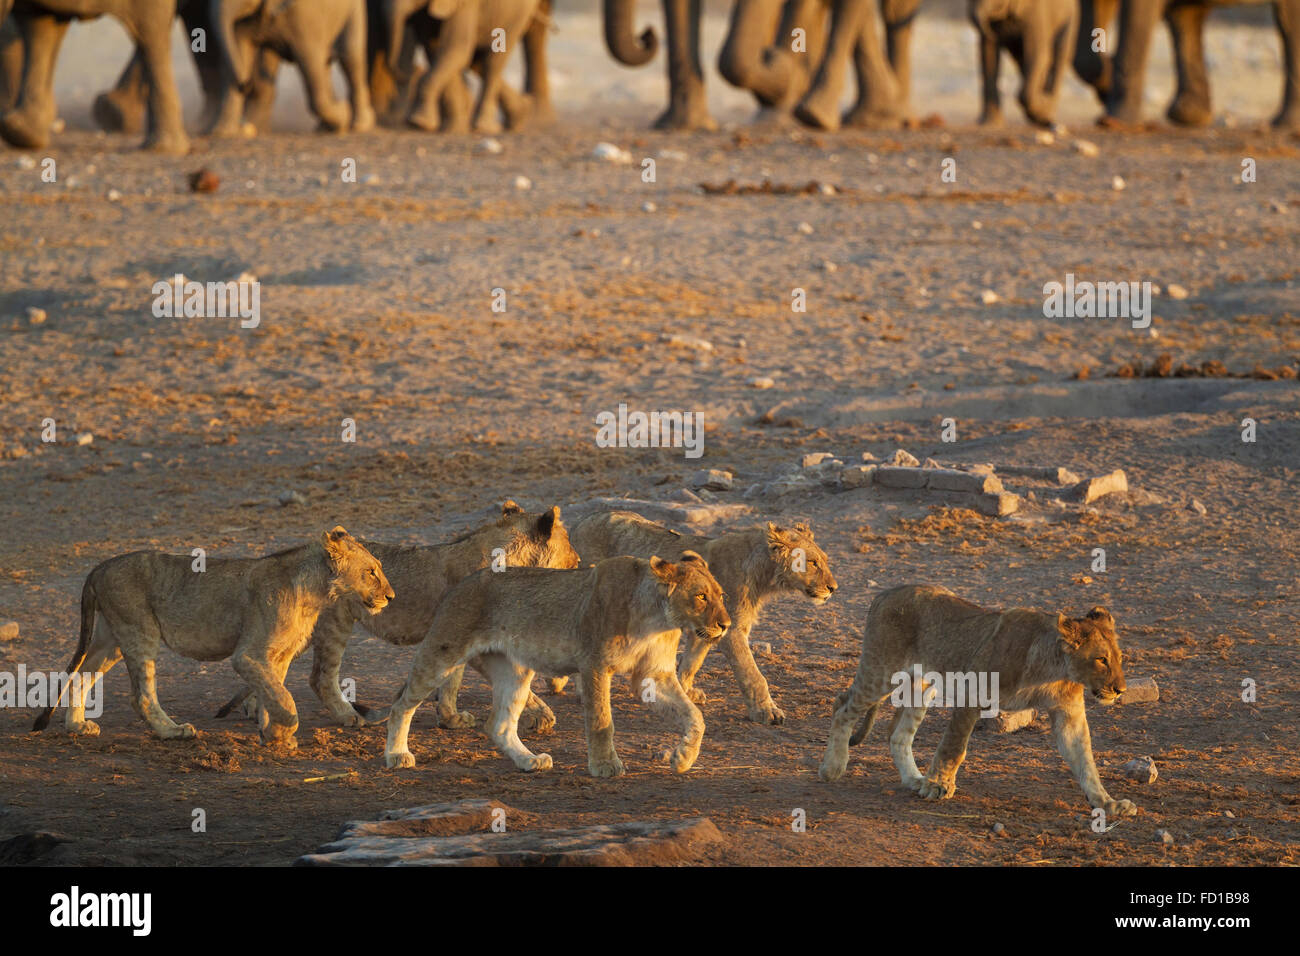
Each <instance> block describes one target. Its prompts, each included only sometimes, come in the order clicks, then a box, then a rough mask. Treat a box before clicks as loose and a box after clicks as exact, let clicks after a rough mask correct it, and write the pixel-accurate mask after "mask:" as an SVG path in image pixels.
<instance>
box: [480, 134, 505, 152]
mask: <svg viewBox="0 0 1300 956" xmlns="http://www.w3.org/2000/svg"><path fill="white" fill-rule="evenodd" d="M504 149H505V147H504V146H502V145H501V140H499V139H493V138H492V137H491V136H489V137H488V138H487V139H484V140H480V141H479V144H478V151H479V152H480V153H488V154H489V155H492V156H496V155H497V154H499V153H500V152H501V151H502V150H504Z"/></svg>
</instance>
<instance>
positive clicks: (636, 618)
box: [384, 551, 731, 777]
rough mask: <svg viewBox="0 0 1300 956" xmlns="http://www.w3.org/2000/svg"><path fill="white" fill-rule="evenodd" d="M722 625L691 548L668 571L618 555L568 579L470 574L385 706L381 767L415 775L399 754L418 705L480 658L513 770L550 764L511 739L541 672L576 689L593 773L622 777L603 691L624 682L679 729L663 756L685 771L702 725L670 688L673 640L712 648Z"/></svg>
mask: <svg viewBox="0 0 1300 956" xmlns="http://www.w3.org/2000/svg"><path fill="white" fill-rule="evenodd" d="M730 626H731V618H729V617H728V616H727V611H726V608H725V607H724V606H723V603H722V589H721V588H720V587H719V586H718V582H717V581H715V580H714V578H713V575H712V574H710V573H709V566H708V565H707V564H706V563H705V561H704V559H703V558H701V557H700V556H699V555H698V554H696V553H695V552H694V551H684V552H682V556H681V558H680V560H679V561H678V562H677V563H676V564H674V563H671V562H668V561H664V560H663V559H661V558H659V557H652V558H650V560H648V561H647V560H644V559H642V558H631V557H618V558H609V559H608V560H605V561H601V562H599V563H598V564H596V565H595V566H594V567H590V568H580V569H578V570H573V571H560V570H551V569H548V568H510V569H507V570H506V571H503V572H494V571H491V570H483V571H478V572H476V573H474V574H472V575H470V576H469V577H468V578H466V579H465V580H464V581H462V582H461V583H460V584H458V585H456V587H454V588H452V590H451V591H449V592H448V593H447V595H446V597H444V598H443V600H442V603H441V604H440V605H439V606H438V613H437V614H436V615H435V616H434V619H433V624H432V626H431V627H430V628H429V633H428V636H426V637H425V639H424V643H423V644H421V645H420V649H419V650H418V651H417V652H416V655H415V662H414V664H413V665H412V667H411V674H410V676H409V677H408V678H407V680H406V684H405V685H404V686H403V687H402V689H401V691H400V692H399V693H398V695H397V699H396V700H394V701H393V706H392V708H391V711H390V715H389V719H388V745H387V747H386V749H385V752H384V761H385V763H386V764H387V765H388V766H389V767H413V766H415V758H414V757H412V756H411V753H410V751H409V750H408V749H407V745H406V738H407V734H408V733H409V731H410V727H411V716H412V715H413V714H414V713H415V708H416V707H418V706H419V705H420V702H421V701H423V700H424V698H425V697H427V696H428V695H429V694H430V693H432V692H433V691H435V690H439V689H440V688H441V687H442V686H443V685H445V684H446V682H447V681H448V680H450V679H451V678H452V676H453V675H454V674H455V673H456V671H457V669H458V668H459V667H461V666H462V665H464V664H465V662H466V661H468V660H470V659H471V658H474V657H479V658H480V659H481V661H482V665H483V672H484V673H485V674H487V675H488V677H489V679H490V680H491V681H492V704H493V706H492V716H491V719H490V721H489V726H488V730H489V732H490V733H491V735H492V741H493V743H495V744H496V745H497V748H498V749H500V750H501V752H502V753H504V754H505V755H506V756H507V757H509V758H510V759H511V760H513V761H514V763H515V766H516V767H518V768H520V769H521V770H548V769H550V767H551V755H550V754H534V753H532V752H531V751H529V750H528V748H526V747H525V746H524V745H523V743H522V742H521V741H520V740H519V733H518V723H519V714H520V711H522V710H523V707H524V703H525V701H527V700H528V688H529V684H530V683H531V682H532V679H533V673H534V671H541V672H542V673H544V674H573V673H577V674H578V675H579V679H580V680H581V681H582V691H583V694H582V698H583V699H582V703H583V707H584V709H585V712H586V723H587V768H588V770H590V772H591V774H592V776H595V777H617V776H620V775H621V774H622V773H623V762H622V761H621V760H619V758H618V754H617V753H615V751H614V724H613V719H612V717H611V715H610V707H609V683H610V677H611V676H612V675H613V674H626V673H630V674H631V675H632V681H633V685H634V686H635V687H637V688H638V689H640V690H641V691H642V694H643V698H645V699H648V701H649V702H651V703H653V704H656V705H658V706H661V707H663V708H664V709H666V710H667V711H668V712H669V713H671V714H672V715H674V716H675V717H677V718H678V719H679V720H680V721H681V723H682V725H683V727H684V734H683V736H682V739H681V740H680V741H679V742H678V743H677V746H676V747H674V748H673V749H672V750H670V751H668V752H666V753H665V754H664V758H665V759H666V760H667V761H668V762H669V763H670V764H671V765H672V768H673V769H674V770H675V771H677V772H678V773H683V772H685V771H686V770H688V769H690V767H691V765H692V764H693V763H695V758H696V757H697V756H698V755H699V752H700V742H701V741H702V739H703V737H704V718H703V717H702V716H701V715H700V711H699V709H698V708H697V707H696V706H695V705H694V704H693V703H691V701H690V699H689V698H688V697H687V696H686V692H685V691H684V690H683V689H682V686H681V684H679V683H678V681H677V674H676V673H675V669H676V663H677V641H678V631H679V630H686V631H690V632H693V633H695V634H697V635H699V637H700V638H701V639H702V640H705V641H710V642H716V641H717V640H718V639H720V638H721V637H722V635H723V634H725V633H726V632H727V628H729V627H730Z"/></svg>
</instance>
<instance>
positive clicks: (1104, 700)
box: [1092, 687, 1124, 707]
mask: <svg viewBox="0 0 1300 956" xmlns="http://www.w3.org/2000/svg"><path fill="white" fill-rule="evenodd" d="M1123 694H1124V691H1123V690H1122V689H1121V690H1119V691H1118V692H1117V691H1115V690H1112V689H1111V688H1109V687H1099V688H1097V689H1096V690H1094V691H1093V692H1092V696H1093V697H1095V698H1097V700H1098V701H1099V702H1100V703H1101V704H1102V705H1103V706H1105V707H1109V706H1110V705H1111V704H1113V703H1115V701H1117V700H1119V699H1120V697H1121V696H1123Z"/></svg>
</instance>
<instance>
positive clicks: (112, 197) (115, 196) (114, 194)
mask: <svg viewBox="0 0 1300 956" xmlns="http://www.w3.org/2000/svg"><path fill="white" fill-rule="evenodd" d="M121 198H122V194H121V193H120V192H118V191H117V190H116V189H110V190H109V191H108V201H109V202H117V201H118V200H119V199H121Z"/></svg>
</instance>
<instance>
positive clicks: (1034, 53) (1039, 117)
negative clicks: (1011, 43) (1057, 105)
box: [1020, 24, 1053, 126]
mask: <svg viewBox="0 0 1300 956" xmlns="http://www.w3.org/2000/svg"><path fill="white" fill-rule="evenodd" d="M1052 40H1053V37H1051V36H1050V35H1049V34H1048V33H1047V32H1046V31H1045V30H1044V29H1042V27H1040V26H1037V25H1035V24H1029V25H1027V26H1026V27H1025V35H1024V49H1023V53H1022V54H1021V61H1020V70H1021V76H1020V108H1021V109H1023V110H1024V111H1025V117H1026V118H1027V119H1028V120H1029V121H1030V122H1031V123H1034V124H1035V125H1037V126H1051V125H1052V119H1053V116H1052V104H1051V103H1050V102H1049V101H1048V98H1047V76H1048V71H1049V70H1050V68H1051V65H1052V52H1053V45H1052Z"/></svg>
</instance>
